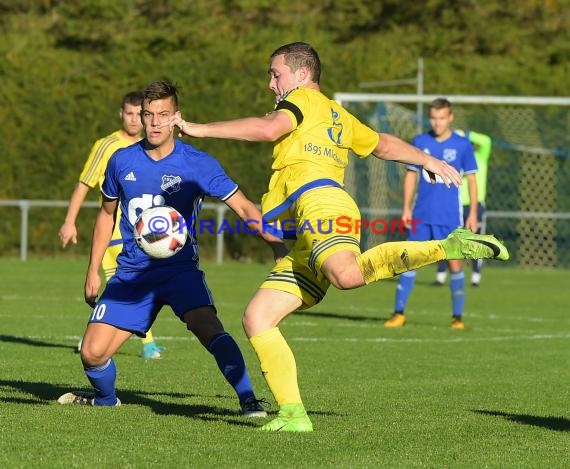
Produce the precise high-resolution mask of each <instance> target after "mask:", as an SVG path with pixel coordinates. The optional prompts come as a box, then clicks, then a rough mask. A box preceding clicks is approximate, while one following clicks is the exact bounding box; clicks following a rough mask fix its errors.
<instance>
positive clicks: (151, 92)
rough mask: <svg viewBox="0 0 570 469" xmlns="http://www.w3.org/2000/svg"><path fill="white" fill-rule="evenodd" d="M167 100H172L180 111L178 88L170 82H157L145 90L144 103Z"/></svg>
mask: <svg viewBox="0 0 570 469" xmlns="http://www.w3.org/2000/svg"><path fill="white" fill-rule="evenodd" d="M166 98H172V99H173V100H174V106H175V108H176V109H178V88H177V86H176V85H175V84H173V83H172V82H170V81H169V80H158V81H155V82H153V83H151V84H150V85H148V86H147V88H146V90H144V96H143V101H148V102H151V101H156V100H157V99H166Z"/></svg>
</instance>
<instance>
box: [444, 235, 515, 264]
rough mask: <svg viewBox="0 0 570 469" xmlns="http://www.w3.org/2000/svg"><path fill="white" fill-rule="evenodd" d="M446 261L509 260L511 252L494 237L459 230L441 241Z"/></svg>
mask: <svg viewBox="0 0 570 469" xmlns="http://www.w3.org/2000/svg"><path fill="white" fill-rule="evenodd" d="M441 245H442V247H443V250H444V251H445V258H446V259H448V260H449V259H498V260H500V261H507V260H509V251H507V248H506V246H505V245H504V244H503V243H501V242H500V241H499V240H498V239H497V238H495V237H494V236H493V235H481V234H475V233H473V232H472V231H471V230H466V229H464V228H458V229H456V230H453V231H452V232H451V233H450V234H449V236H448V237H447V238H446V239H444V240H443V241H441Z"/></svg>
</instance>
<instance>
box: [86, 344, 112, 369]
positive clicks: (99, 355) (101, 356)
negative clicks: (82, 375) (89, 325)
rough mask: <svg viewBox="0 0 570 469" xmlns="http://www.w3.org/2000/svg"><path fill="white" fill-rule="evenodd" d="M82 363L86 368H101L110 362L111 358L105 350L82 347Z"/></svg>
mask: <svg viewBox="0 0 570 469" xmlns="http://www.w3.org/2000/svg"><path fill="white" fill-rule="evenodd" d="M80 355H81V362H82V363H83V365H84V366H99V365H102V364H103V363H105V362H106V361H107V360H109V358H111V357H109V356H107V354H106V353H105V352H104V351H103V350H97V349H96V348H93V347H85V345H83V346H82V347H81V352H80Z"/></svg>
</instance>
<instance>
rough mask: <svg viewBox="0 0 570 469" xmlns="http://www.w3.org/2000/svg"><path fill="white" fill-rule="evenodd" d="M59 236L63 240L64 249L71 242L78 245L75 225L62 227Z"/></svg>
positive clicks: (68, 224)
mask: <svg viewBox="0 0 570 469" xmlns="http://www.w3.org/2000/svg"><path fill="white" fill-rule="evenodd" d="M58 236H59V239H60V240H61V247H62V248H65V247H66V246H67V243H69V241H70V240H71V242H72V243H73V244H77V228H76V227H75V225H74V224H73V223H64V224H63V225H61V228H60V229H59V233H58Z"/></svg>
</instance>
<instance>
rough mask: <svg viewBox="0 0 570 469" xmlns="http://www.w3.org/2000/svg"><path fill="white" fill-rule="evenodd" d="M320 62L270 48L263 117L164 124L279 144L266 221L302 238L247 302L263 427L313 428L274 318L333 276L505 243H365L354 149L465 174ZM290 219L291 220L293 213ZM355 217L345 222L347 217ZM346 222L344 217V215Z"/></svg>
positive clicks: (364, 274)
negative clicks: (329, 75)
mask: <svg viewBox="0 0 570 469" xmlns="http://www.w3.org/2000/svg"><path fill="white" fill-rule="evenodd" d="M320 73H321V64H320V60H319V56H318V54H317V52H316V51H315V50H314V49H313V48H312V47H311V46H310V45H309V44H306V43H302V42H296V43H292V44H287V45H284V46H282V47H280V48H278V49H277V50H276V51H275V52H274V53H273V54H272V55H271V65H270V68H269V88H270V89H271V90H272V91H273V92H274V93H275V96H276V98H277V104H276V106H275V109H274V111H273V112H270V113H269V114H267V115H265V116H263V117H247V118H243V119H236V120H231V121H225V122H213V123H208V124H193V123H189V122H185V121H184V120H182V117H181V116H175V117H173V118H172V119H170V120H169V122H167V123H165V124H164V125H170V126H177V127H178V128H179V129H180V132H181V133H184V134H186V135H189V136H193V137H215V138H229V139H236V140H249V141H272V142H275V147H274V152H273V158H274V160H273V171H274V173H273V176H272V177H271V180H270V182H269V190H268V192H267V193H266V194H265V195H264V197H263V200H262V213H263V217H264V220H265V221H267V222H268V223H274V222H275V223H276V221H281V222H282V227H283V229H284V230H285V231H286V229H287V228H292V231H294V232H295V234H296V242H295V244H294V245H293V247H292V249H291V251H290V252H289V255H288V256H286V257H284V258H283V259H282V260H281V261H280V262H278V263H277V264H276V266H275V268H274V269H273V270H272V271H271V272H270V273H269V275H268V276H267V278H266V279H265V281H264V282H263V284H262V285H261V287H260V289H259V290H258V291H257V292H256V293H255V295H254V297H253V298H252V299H251V301H250V302H249V304H248V305H247V307H246V310H245V313H244V317H243V325H244V329H245V333H246V335H247V336H248V338H249V340H250V343H251V344H252V346H253V348H254V350H255V352H256V354H257V356H258V358H259V361H260V366H261V370H262V373H263V376H264V377H265V380H266V381H267V384H268V386H269V388H270V389H271V392H272V393H273V395H274V397H275V400H276V401H277V403H278V405H279V413H278V415H277V417H276V418H275V419H273V420H271V421H270V422H268V423H266V424H265V425H264V426H262V427H261V429H262V430H266V431H291V432H303V431H312V429H313V424H312V422H311V420H310V419H309V417H308V415H307V412H306V410H305V407H304V405H303V403H302V400H301V396H300V392H299V386H298V384H297V369H296V364H295V358H294V356H293V353H292V351H291V349H290V348H289V345H288V344H287V342H286V341H285V338H284V337H283V336H282V335H281V332H280V331H279V328H278V325H279V323H280V322H281V321H282V320H283V319H284V318H285V317H286V316H287V315H289V314H291V313H292V312H294V311H295V310H298V309H303V308H309V307H311V306H313V305H315V304H316V303H318V302H319V301H321V300H322V298H323V297H324V295H325V292H326V291H327V289H328V287H329V286H330V285H331V284H332V285H334V286H335V287H337V288H339V289H351V288H357V287H361V286H363V285H366V284H368V283H371V282H374V281H376V280H380V279H384V278H390V277H393V276H395V275H398V274H400V273H402V272H405V271H408V270H411V269H416V268H418V267H421V266H424V265H427V264H431V263H434V262H437V261H439V260H440V259H464V258H483V257H484V258H496V259H501V260H506V259H508V257H509V254H508V252H507V249H506V248H505V247H504V246H503V245H502V244H501V243H499V242H498V241H497V240H496V239H495V238H494V237H493V236H486V235H474V234H473V233H471V231H469V230H462V229H460V230H456V231H454V232H453V233H452V234H451V235H450V236H449V237H448V238H447V239H445V240H443V241H426V242H407V241H406V242H396V243H384V244H381V245H378V246H376V247H374V248H372V249H370V250H368V251H366V252H361V250H360V245H359V241H360V234H359V230H358V229H357V227H358V226H359V221H360V213H359V210H358V207H357V206H356V204H355V202H354V201H353V199H352V198H351V197H350V196H349V195H348V194H347V193H346V192H345V191H344V190H343V182H344V181H343V180H344V169H345V166H346V164H347V162H348V152H349V150H352V151H353V152H354V153H355V154H356V155H357V156H359V157H362V158H364V157H366V156H368V155H370V154H374V155H375V156H376V157H377V158H380V159H383V160H394V161H399V162H405V163H410V164H417V165H422V166H423V168H424V171H425V174H426V177H429V178H430V179H432V180H433V181H434V182H435V178H440V180H443V182H444V184H445V185H446V186H448V187H449V185H450V184H453V185H455V186H458V185H459V184H460V182H461V176H460V175H459V173H458V172H457V171H456V170H455V169H454V168H452V167H451V166H450V165H448V164H447V163H446V162H445V161H442V160H438V159H435V158H432V157H431V156H429V155H428V154H426V153H423V152H422V151H420V150H419V149H417V148H414V147H412V146H411V145H408V144H407V143H405V142H404V141H402V140H400V139H398V138H397V137H394V136H392V135H388V134H384V133H381V134H379V133H377V132H375V131H374V130H372V129H370V128H369V127H367V126H365V125H364V124H362V123H361V122H360V121H358V120H357V119H356V118H355V117H354V116H352V115H351V114H350V113H349V112H348V111H347V110H346V109H344V108H342V107H341V106H340V105H338V104H337V103H336V102H334V101H332V100H330V99H328V98H327V97H326V96H325V95H323V94H322V93H321V92H320V87H319V80H320ZM288 220H289V221H288ZM347 220H350V221H351V223H352V224H351V225H349V229H347V223H346V221H347ZM340 221H342V223H340Z"/></svg>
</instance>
